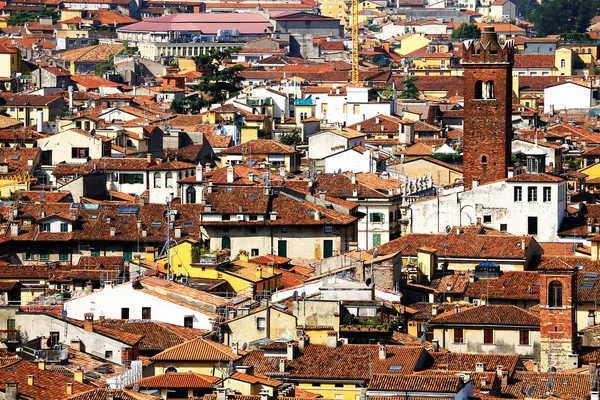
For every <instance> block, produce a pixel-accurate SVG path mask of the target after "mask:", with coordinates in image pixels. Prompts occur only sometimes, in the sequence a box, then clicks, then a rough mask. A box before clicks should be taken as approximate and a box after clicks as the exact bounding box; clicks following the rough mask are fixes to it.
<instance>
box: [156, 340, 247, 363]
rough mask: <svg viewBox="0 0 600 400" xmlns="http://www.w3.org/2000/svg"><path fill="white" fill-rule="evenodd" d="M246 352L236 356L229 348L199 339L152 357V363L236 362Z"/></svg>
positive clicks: (239, 351)
mask: <svg viewBox="0 0 600 400" xmlns="http://www.w3.org/2000/svg"><path fill="white" fill-rule="evenodd" d="M244 354H245V352H244V351H241V350H238V354H234V353H233V351H232V350H231V348H230V347H229V346H225V345H223V344H220V343H217V342H213V341H210V340H205V339H201V338H197V339H194V340H190V341H187V342H185V343H182V344H179V345H177V346H173V347H171V348H169V349H167V350H165V351H163V352H161V353H158V354H157V355H155V356H153V357H151V358H150V359H151V360H152V361H222V362H224V361H230V360H231V361H235V360H239V359H240V358H242V355H244Z"/></svg>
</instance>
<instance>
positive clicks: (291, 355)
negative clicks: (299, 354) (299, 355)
mask: <svg viewBox="0 0 600 400" xmlns="http://www.w3.org/2000/svg"><path fill="white" fill-rule="evenodd" d="M295 352H296V349H295V348H294V344H293V343H292V342H288V344H287V353H286V356H287V357H286V358H287V360H288V361H292V360H293V359H294V354H295Z"/></svg>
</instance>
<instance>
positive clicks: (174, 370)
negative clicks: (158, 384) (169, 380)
mask: <svg viewBox="0 0 600 400" xmlns="http://www.w3.org/2000/svg"><path fill="white" fill-rule="evenodd" d="M175 372H177V368H175V367H174V366H172V365H171V366H168V367H167V369H165V374H169V373H175Z"/></svg>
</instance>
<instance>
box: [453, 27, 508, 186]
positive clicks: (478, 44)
mask: <svg viewBox="0 0 600 400" xmlns="http://www.w3.org/2000/svg"><path fill="white" fill-rule="evenodd" d="M513 60H514V47H513V43H512V41H508V42H505V43H503V44H501V43H500V42H499V41H498V35H497V34H496V32H495V31H494V27H492V26H486V27H484V28H483V32H482V34H481V38H480V39H479V40H469V41H466V42H465V43H464V44H463V58H462V65H463V68H464V71H465V72H464V73H465V75H464V85H465V87H464V102H465V108H464V111H463V113H464V149H463V176H464V183H465V188H471V187H472V186H473V180H477V181H478V182H479V183H486V182H491V181H494V180H498V179H503V178H507V177H508V175H507V174H508V166H509V163H510V159H511V151H510V150H511V140H512V121H511V114H512V65H513Z"/></svg>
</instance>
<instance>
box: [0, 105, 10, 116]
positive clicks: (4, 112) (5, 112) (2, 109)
mask: <svg viewBox="0 0 600 400" xmlns="http://www.w3.org/2000/svg"><path fill="white" fill-rule="evenodd" d="M0 115H4V116H5V117H10V115H9V114H8V110H7V109H6V107H0Z"/></svg>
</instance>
